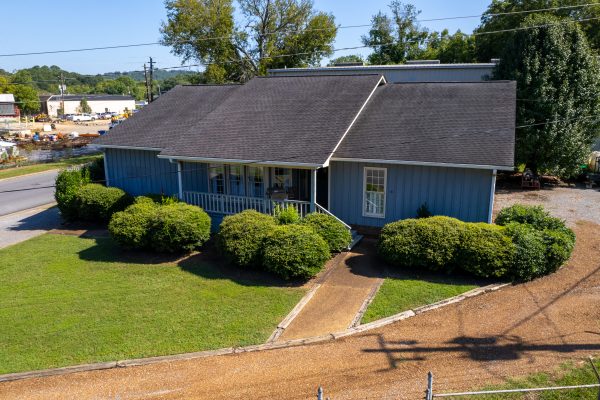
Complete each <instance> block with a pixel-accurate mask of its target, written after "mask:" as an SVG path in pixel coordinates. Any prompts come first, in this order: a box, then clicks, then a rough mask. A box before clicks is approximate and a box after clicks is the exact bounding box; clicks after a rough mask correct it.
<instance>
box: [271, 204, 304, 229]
mask: <svg viewBox="0 0 600 400" xmlns="http://www.w3.org/2000/svg"><path fill="white" fill-rule="evenodd" d="M273 216H274V218H275V221H276V222H277V223H278V224H279V225H290V224H297V223H298V222H300V214H298V210H297V209H296V207H294V206H293V205H292V204H288V205H286V206H281V205H279V204H277V205H276V206H275V209H274V210H273Z"/></svg>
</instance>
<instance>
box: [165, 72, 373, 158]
mask: <svg viewBox="0 0 600 400" xmlns="http://www.w3.org/2000/svg"><path fill="white" fill-rule="evenodd" d="M381 82H385V80H384V79H383V77H382V76H381V75H355V76H313V77H277V78H254V79H252V80H250V81H249V82H248V83H246V84H245V85H243V86H241V87H240V88H239V89H237V90H235V91H233V92H232V93H231V94H230V95H229V96H228V97H227V98H226V99H225V100H224V101H223V102H222V103H221V104H220V105H219V106H218V107H217V108H216V109H214V110H213V111H212V112H211V113H209V114H207V115H206V117H205V118H204V119H202V120H199V121H198V122H197V123H196V124H194V125H193V126H192V127H190V128H189V129H188V130H187V131H185V132H183V133H182V134H181V136H180V137H179V139H178V140H177V141H176V142H174V143H172V144H171V145H169V146H168V147H167V148H166V149H165V150H164V151H163V152H162V153H161V154H160V157H167V158H177V159H195V160H205V161H210V160H215V161H236V162H254V163H265V164H281V165H287V164H290V165H297V166H322V165H324V164H325V163H326V162H327V161H328V159H329V157H330V156H331V154H332V153H333V152H334V151H335V149H336V147H337V146H338V144H339V143H340V141H341V140H342V138H343V136H344V135H345V133H346V132H347V131H348V129H349V128H350V126H351V125H352V123H353V121H354V120H355V119H356V117H357V115H358V114H359V113H360V111H361V110H362V108H363V107H364V105H365V104H366V102H367V100H368V99H369V98H370V96H371V95H372V93H373V92H374V91H375V89H376V87H377V86H378V85H379V84H380V83H381Z"/></svg>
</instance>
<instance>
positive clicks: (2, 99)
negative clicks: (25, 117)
mask: <svg viewBox="0 0 600 400" xmlns="http://www.w3.org/2000/svg"><path fill="white" fill-rule="evenodd" d="M18 118H19V111H18V109H17V107H16V103H15V96H14V95H12V94H0V122H4V121H13V120H16V119H18Z"/></svg>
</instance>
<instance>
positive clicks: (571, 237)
mask: <svg viewBox="0 0 600 400" xmlns="http://www.w3.org/2000/svg"><path fill="white" fill-rule="evenodd" d="M542 235H543V238H544V243H545V245H546V270H545V273H546V274H550V273H552V272H556V270H558V269H559V268H560V267H561V265H563V264H564V263H565V262H566V261H567V260H568V259H569V257H571V253H573V248H574V247H575V234H574V233H573V231H572V230H570V229H568V228H565V229H544V230H543V231H542Z"/></svg>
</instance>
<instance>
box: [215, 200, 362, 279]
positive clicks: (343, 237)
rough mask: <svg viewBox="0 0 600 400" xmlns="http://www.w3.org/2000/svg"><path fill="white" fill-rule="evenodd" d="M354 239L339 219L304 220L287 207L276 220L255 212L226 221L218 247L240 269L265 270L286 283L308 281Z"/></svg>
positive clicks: (319, 216) (309, 217) (317, 217)
mask: <svg viewBox="0 0 600 400" xmlns="http://www.w3.org/2000/svg"><path fill="white" fill-rule="evenodd" d="M351 239H352V238H351V236H350V232H348V230H347V229H346V227H345V226H344V225H343V224H341V223H340V222H339V221H337V220H336V219H335V218H333V217H331V216H329V215H324V214H316V213H312V214H309V215H307V216H306V217H305V218H304V219H301V218H300V216H299V215H298V213H297V211H296V210H295V208H293V207H287V208H281V209H278V210H277V211H276V213H275V216H274V217H270V216H268V215H265V214H261V213H259V212H257V211H254V210H246V211H243V212H241V213H239V214H236V215H232V216H228V217H225V218H224V219H223V222H222V223H221V226H220V229H219V235H218V239H217V245H218V247H219V248H220V249H221V251H222V252H223V254H225V255H226V256H227V257H228V258H229V260H230V261H231V262H233V263H234V264H237V265H238V266H240V267H246V268H247V267H252V268H262V269H265V270H267V271H271V272H273V273H275V274H277V275H279V276H281V277H283V278H284V279H307V278H310V277H313V276H315V275H316V274H317V273H318V272H319V271H320V270H321V269H322V268H323V266H324V265H325V263H326V262H327V260H328V259H329V258H330V256H331V253H332V252H337V251H341V250H343V249H344V248H346V247H347V246H348V244H350V241H351Z"/></svg>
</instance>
